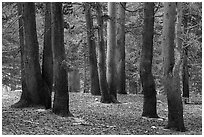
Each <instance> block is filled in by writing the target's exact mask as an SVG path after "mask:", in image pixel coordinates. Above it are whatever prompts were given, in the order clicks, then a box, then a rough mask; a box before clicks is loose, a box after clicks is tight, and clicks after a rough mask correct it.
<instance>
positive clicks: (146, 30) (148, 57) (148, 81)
mask: <svg viewBox="0 0 204 137" xmlns="http://www.w3.org/2000/svg"><path fill="white" fill-rule="evenodd" d="M153 38H154V3H152V2H145V4H144V26H143V35H142V39H143V40H142V41H143V45H142V52H141V62H140V78H141V83H142V88H143V94H144V101H143V113H142V116H145V117H151V118H157V117H158V115H157V109H156V90H155V83H154V78H153V75H152V58H153Z"/></svg>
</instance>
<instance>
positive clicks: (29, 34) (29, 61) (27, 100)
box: [12, 2, 50, 109]
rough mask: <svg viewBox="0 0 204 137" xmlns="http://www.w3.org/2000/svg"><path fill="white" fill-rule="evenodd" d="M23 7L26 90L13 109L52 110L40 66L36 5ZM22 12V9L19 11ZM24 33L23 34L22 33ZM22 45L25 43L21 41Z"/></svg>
mask: <svg viewBox="0 0 204 137" xmlns="http://www.w3.org/2000/svg"><path fill="white" fill-rule="evenodd" d="M22 6H23V16H22V18H23V28H24V39H25V44H24V48H22V49H23V50H22V52H24V54H23V57H24V60H23V62H24V65H23V67H24V71H23V73H22V74H23V75H24V76H23V77H22V78H24V79H25V87H26V90H24V89H23V93H22V95H21V99H20V101H19V102H17V103H16V104H14V105H12V107H16V108H21V107H27V106H29V105H44V106H45V107H46V108H47V109H48V108H50V105H49V104H50V102H49V101H50V100H49V98H48V96H49V88H48V86H47V84H46V83H45V82H44V81H43V79H42V76H41V70H40V64H39V45H38V41H37V33H36V21H35V4H34V3H32V2H25V3H23V4H22ZM19 10H20V9H19ZM21 33H22V32H21ZM21 44H23V42H22V41H21Z"/></svg>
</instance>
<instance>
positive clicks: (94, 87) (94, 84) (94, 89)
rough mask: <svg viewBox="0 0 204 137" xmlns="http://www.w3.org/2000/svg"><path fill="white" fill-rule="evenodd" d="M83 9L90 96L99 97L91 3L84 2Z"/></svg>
mask: <svg viewBox="0 0 204 137" xmlns="http://www.w3.org/2000/svg"><path fill="white" fill-rule="evenodd" d="M84 8H85V17H86V28H87V43H88V48H89V62H90V75H91V94H92V95H100V94H101V93H100V86H99V78H98V70H97V59H96V43H95V38H94V30H93V19H92V14H91V3H88V2H85V3H84Z"/></svg>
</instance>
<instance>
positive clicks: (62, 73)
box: [51, 3, 72, 116]
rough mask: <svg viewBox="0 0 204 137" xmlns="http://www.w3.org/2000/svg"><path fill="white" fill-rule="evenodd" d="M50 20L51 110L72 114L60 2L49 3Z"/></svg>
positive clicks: (67, 114) (62, 113)
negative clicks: (53, 93) (51, 57)
mask: <svg viewBox="0 0 204 137" xmlns="http://www.w3.org/2000/svg"><path fill="white" fill-rule="evenodd" d="M51 20H52V22H53V25H52V29H51V34H52V51H53V59H54V60H53V71H54V90H55V95H54V104H53V112H54V113H55V114H57V115H61V116H72V114H71V113H70V111H69V92H68V79H67V78H68V77H67V71H66V67H65V65H64V64H65V63H66V61H65V48H64V27H63V23H64V21H63V12H62V3H51Z"/></svg>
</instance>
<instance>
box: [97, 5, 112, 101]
mask: <svg viewBox="0 0 204 137" xmlns="http://www.w3.org/2000/svg"><path fill="white" fill-rule="evenodd" d="M96 12H97V23H98V48H97V49H98V73H99V85H100V91H101V102H102V103H110V102H111V100H110V96H109V91H108V84H107V79H106V68H105V44H104V38H103V19H102V16H103V13H102V9H101V4H100V3H96Z"/></svg>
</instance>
